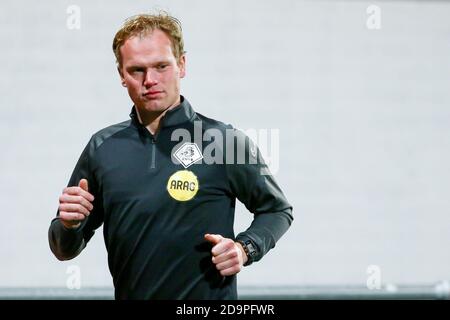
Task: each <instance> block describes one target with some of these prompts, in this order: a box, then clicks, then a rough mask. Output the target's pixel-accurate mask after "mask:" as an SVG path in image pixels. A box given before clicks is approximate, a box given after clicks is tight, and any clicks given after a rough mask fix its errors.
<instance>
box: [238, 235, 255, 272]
mask: <svg viewBox="0 0 450 320" xmlns="http://www.w3.org/2000/svg"><path fill="white" fill-rule="evenodd" d="M237 242H239V243H240V244H241V246H242V248H244V251H245V254H246V255H247V262H246V263H244V267H246V266H249V265H251V264H252V263H253V261H254V259H255V256H256V254H257V251H256V248H255V246H254V245H253V243H252V242H251V241H250V240H245V241H243V240H237Z"/></svg>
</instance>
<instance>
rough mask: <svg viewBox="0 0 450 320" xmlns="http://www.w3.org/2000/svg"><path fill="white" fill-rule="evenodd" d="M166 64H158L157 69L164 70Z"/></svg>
mask: <svg viewBox="0 0 450 320" xmlns="http://www.w3.org/2000/svg"><path fill="white" fill-rule="evenodd" d="M167 66H168V65H167V64H159V65H158V66H157V67H156V68H157V69H158V70H164V69H165V68H166V67H167Z"/></svg>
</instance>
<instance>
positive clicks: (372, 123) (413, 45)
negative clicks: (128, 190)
mask: <svg viewBox="0 0 450 320" xmlns="http://www.w3.org/2000/svg"><path fill="white" fill-rule="evenodd" d="M72 4H74V5H78V6H79V7H80V9H81V29H80V30H69V29H68V28H67V26H66V21H67V18H68V17H69V15H68V14H67V13H66V9H67V7H68V6H69V5H72ZM371 4H376V5H378V6H379V7H380V9H381V29H380V30H369V29H368V28H367V26H366V21H367V19H368V14H367V13H366V9H367V7H368V6H369V5H371ZM155 8H163V9H167V10H169V11H170V12H171V13H172V14H173V15H175V16H177V17H178V18H179V19H180V20H181V22H182V24H183V30H184V34H185V43H186V50H187V52H188V54H187V63H188V67H187V68H188V69H187V72H188V73H187V77H186V78H185V79H184V80H183V82H182V93H183V94H184V95H185V96H186V97H187V98H188V99H189V101H190V102H191V103H192V105H193V106H194V107H195V109H196V110H197V111H198V112H200V113H203V114H205V115H207V116H209V117H212V118H216V119H219V120H221V121H224V122H226V123H232V124H234V125H235V126H237V127H240V128H243V129H247V128H255V129H272V128H273V129H279V130H280V151H281V152H280V169H279V171H278V173H277V175H276V177H277V180H278V181H279V183H280V185H281V186H282V188H283V190H284V191H285V194H286V195H287V197H288V199H289V200H290V201H291V202H292V204H293V206H294V215H295V221H294V224H293V226H292V228H291V229H290V230H289V231H288V233H287V234H286V235H285V237H283V238H282V240H280V242H279V243H278V245H277V247H276V249H275V250H274V251H272V252H270V253H269V254H268V255H267V256H266V257H265V258H264V260H262V261H261V262H260V263H258V264H255V265H253V266H251V267H250V268H247V269H245V270H244V271H243V272H242V273H241V274H240V278H239V279H240V280H239V282H240V284H282V285H285V284H293V285H316V284H353V285H361V286H364V285H365V284H366V280H367V276H368V275H367V273H366V270H367V267H368V266H369V265H372V264H375V265H378V266H379V267H380V268H381V272H382V273H381V275H382V281H383V283H396V284H421V283H434V282H436V281H439V280H443V279H449V278H450V272H449V270H450V250H448V245H449V243H450V218H449V217H450V215H449V209H450V166H449V163H450V148H449V147H450V144H449V143H450V129H449V124H450V122H449V120H450V90H449V89H450V86H449V85H450V81H449V72H450V62H449V61H450V60H449V57H450V19H449V17H450V3H448V2H445V1H382V2H375V1H374V2H367V1H294V0H284V1H271V0H269V1H257V0H252V1H237V0H227V1H222V0H221V1H206V0H190V1H174V0H173V1H164V2H162V1H159V2H157V1H153V2H150V1H116V2H113V1H86V0H83V1H82V0H75V1H56V0H47V1H39V2H38V1H23V0H14V1H13V0H3V1H2V2H1V3H0V44H1V49H0V62H1V68H0V70H1V71H0V143H1V153H0V154H1V155H0V177H1V183H0V188H1V189H0V208H1V217H2V219H1V221H2V223H1V224H0V286H65V284H66V279H67V274H66V270H67V267H68V266H70V265H77V266H79V267H80V270H81V275H82V285H83V286H97V285H98V286H105V285H106V286H110V285H112V281H111V276H110V274H109V271H108V268H107V256H106V252H105V247H104V243H103V237H102V231H101V229H100V230H98V232H97V233H96V235H95V236H94V238H93V239H92V240H91V242H90V243H89V246H88V248H87V249H86V250H85V251H84V252H83V253H82V255H81V256H79V257H77V258H76V259H74V260H72V261H69V262H59V261H57V260H56V258H54V257H53V255H52V254H51V252H50V250H49V247H48V242H47V229H48V226H49V223H50V220H51V219H52V218H53V216H54V215H55V213H56V209H57V205H58V196H59V194H60V193H61V191H62V188H63V187H64V186H65V185H66V183H67V181H68V179H69V176H70V174H71V172H72V169H73V167H74V165H75V163H76V161H77V159H78V156H79V154H80V152H81V151H82V149H83V147H84V145H85V144H86V143H87V141H88V139H89V137H90V136H91V134H93V133H94V132H96V131H97V130H99V129H101V128H103V127H105V126H108V125H110V124H113V123H117V122H120V121H123V120H126V119H128V113H129V110H130V107H131V102H130V100H129V98H128V96H127V93H126V91H125V90H124V89H123V88H122V87H121V86H120V82H119V78H118V75H117V72H116V69H115V62H114V56H113V54H112V51H111V43H112V39H113V37H114V34H115V32H116V31H117V29H118V28H119V27H120V25H121V23H122V22H123V20H124V19H125V18H126V17H128V16H130V15H133V14H137V13H141V12H146V11H148V10H150V9H155ZM250 219H251V215H250V214H248V213H247V212H246V211H245V210H244V208H243V206H240V207H239V208H238V210H237V222H236V232H239V231H240V230H241V229H242V228H244V227H245V226H246V225H248V224H249V222H250V221H251V220H250Z"/></svg>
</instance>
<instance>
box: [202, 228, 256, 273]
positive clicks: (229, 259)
mask: <svg viewBox="0 0 450 320" xmlns="http://www.w3.org/2000/svg"><path fill="white" fill-rule="evenodd" d="M205 240H207V241H209V242H210V243H211V244H212V245H213V247H212V249H211V253H212V255H213V258H212V262H213V263H214V264H215V265H216V268H217V270H219V271H220V274H221V275H222V276H232V275H234V274H236V273H238V272H240V271H241V270H242V267H243V265H244V263H246V262H247V259H248V257H247V255H246V254H245V251H244V248H242V245H241V244H240V243H238V242H234V241H233V240H231V239H229V238H224V237H222V236H221V235H219V234H205Z"/></svg>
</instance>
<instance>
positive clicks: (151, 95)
mask: <svg viewBox="0 0 450 320" xmlns="http://www.w3.org/2000/svg"><path fill="white" fill-rule="evenodd" d="M162 93H163V91H160V90H150V91H147V92H145V93H144V94H143V96H144V97H147V98H154V97H157V96H158V95H160V94H162Z"/></svg>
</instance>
